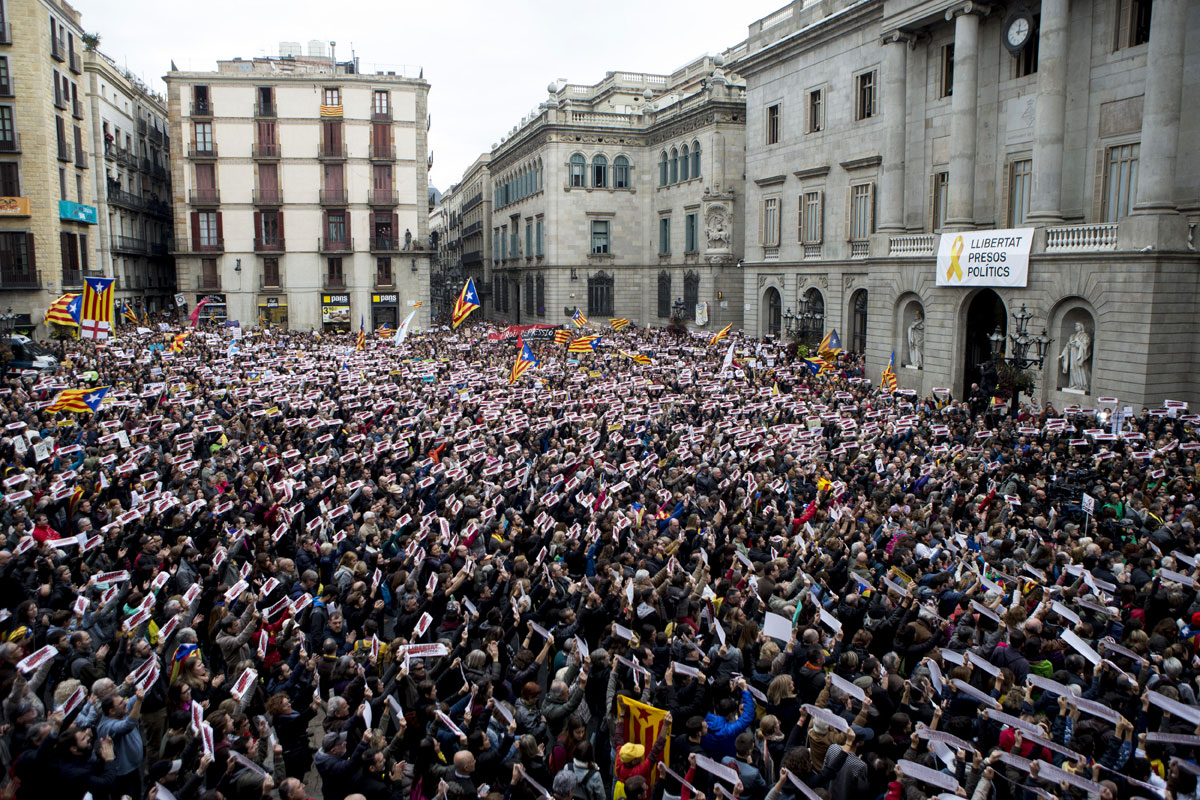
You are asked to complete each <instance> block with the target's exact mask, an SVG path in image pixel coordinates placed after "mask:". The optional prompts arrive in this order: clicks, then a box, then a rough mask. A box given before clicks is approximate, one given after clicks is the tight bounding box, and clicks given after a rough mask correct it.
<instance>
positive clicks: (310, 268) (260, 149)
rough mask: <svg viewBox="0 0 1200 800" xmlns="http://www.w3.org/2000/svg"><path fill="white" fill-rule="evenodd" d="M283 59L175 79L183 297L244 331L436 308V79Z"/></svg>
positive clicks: (227, 65)
mask: <svg viewBox="0 0 1200 800" xmlns="http://www.w3.org/2000/svg"><path fill="white" fill-rule="evenodd" d="M317 45H320V43H319V42H317V43H310V48H313V47H314V46H317ZM284 52H285V53H287V54H285V55H281V56H280V57H278V58H254V59H251V60H242V59H233V60H231V61H219V62H217V71H216V72H184V71H179V70H172V71H171V72H169V73H168V74H167V75H166V76H165V80H166V82H167V87H168V109H169V112H170V119H171V123H172V129H171V148H172V150H171V164H172V186H173V190H174V198H175V209H176V210H175V245H176V253H175V255H176V265H177V273H178V284H179V291H180V292H181V293H183V294H184V295H185V296H186V298H187V302H188V304H189V305H190V304H193V303H195V302H198V301H199V299H200V298H203V297H210V298H212V299H211V301H210V304H209V305H208V306H206V311H205V317H206V318H207V317H211V318H213V319H216V320H218V321H222V320H226V319H228V320H238V321H240V323H241V324H242V325H243V326H251V325H256V324H259V323H260V322H261V323H265V324H270V325H278V326H286V327H290V328H294V329H305V330H308V329H316V330H326V331H338V330H347V329H350V328H353V329H354V330H357V329H358V327H359V325H360V324H365V325H366V326H367V327H368V328H373V327H379V326H380V325H383V324H385V323H386V324H388V325H389V326H391V327H393V329H394V327H395V326H396V325H397V324H398V322H399V321H400V320H402V319H403V318H404V316H406V315H407V313H408V311H409V310H410V309H411V308H412V307H413V306H414V305H415V304H416V303H417V302H418V301H422V300H425V301H428V286H429V265H430V260H431V255H432V253H431V251H430V250H429V234H428V224H429V208H428V183H429V173H428V166H429V162H428V143H427V136H428V128H429V118H428V112H427V96H428V92H429V84H428V83H427V82H426V81H425V80H424V79H423V78H422V77H406V76H405V75H397V74H395V73H386V74H384V73H379V72H377V73H375V74H372V75H363V74H360V73H359V71H358V66H357V61H347V62H336V61H335V60H334V59H333V58H331V57H326V56H325V55H324V53H323V52H314V51H313V50H312V49H310V52H309V55H308V56H300V55H297V54H294V53H293V52H292V51H291V50H290V49H287V50H285V51H284ZM285 221H286V225H285ZM287 231H290V234H289V233H287ZM428 307H429V304H428V302H425V303H424V304H423V305H422V307H421V309H420V310H419V312H418V314H419V316H418V319H419V321H420V322H421V324H423V325H427V324H428V314H429V311H428Z"/></svg>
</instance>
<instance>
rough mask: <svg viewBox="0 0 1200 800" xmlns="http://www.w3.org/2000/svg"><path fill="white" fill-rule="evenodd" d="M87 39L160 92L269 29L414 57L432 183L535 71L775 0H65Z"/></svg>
mask: <svg viewBox="0 0 1200 800" xmlns="http://www.w3.org/2000/svg"><path fill="white" fill-rule="evenodd" d="M71 2H72V3H73V5H74V6H75V7H76V8H78V9H79V11H80V12H82V14H83V27H84V29H85V30H87V31H90V32H96V33H99V34H100V35H101V43H100V49H101V50H102V51H104V53H105V54H106V55H108V56H109V57H111V58H112V59H113V60H115V61H116V62H117V63H119V64H122V65H127V66H128V67H129V69H130V71H132V72H134V73H136V74H138V75H141V76H143V77H144V78H145V79H146V80H147V82H148V83H150V85H151V86H152V87H154V88H156V89H158V90H160V91H164V92H165V85H164V84H163V83H162V76H163V75H164V74H165V73H166V72H167V70H168V69H169V68H170V64H171V60H172V59H174V60H175V63H176V65H177V66H178V67H179V68H180V69H192V70H214V69H216V61H217V59H226V58H233V57H234V56H241V57H243V58H250V57H253V56H262V55H271V56H276V55H278V54H279V51H278V48H279V42H281V41H295V42H301V43H304V44H305V46H307V42H308V41H309V40H310V39H320V40H323V41H326V42H328V41H336V42H337V58H338V60H347V59H349V57H350V49H351V45H353V48H354V52H355V54H356V55H357V56H358V58H359V62H360V65H361V67H362V70H363V71H364V72H373V71H375V70H376V69H382V70H389V69H392V70H397V71H398V70H399V68H400V65H410V67H409V68H410V69H413V70H415V68H416V67H417V66H420V67H424V70H425V79H426V80H428V81H429V83H430V93H429V109H430V114H431V115H432V117H433V128H432V130H431V131H430V140H429V146H430V149H431V150H432V151H433V156H434V165H433V170H432V172H431V174H430V183H431V184H432V185H434V186H437V187H438V188H439V189H442V190H443V191H444V190H445V189H447V188H448V187H449V186H450V185H451V184H453V183H454V182H456V181H457V180H458V179H459V178H460V177H461V176H462V171H463V170H464V169H465V168H466V167H468V166H469V165H470V164H471V162H472V161H473V160H474V159H475V157H476V156H477V155H479V154H480V153H482V152H484V151H485V150H489V149H490V148H491V145H492V143H493V142H498V141H499V140H500V137H501V135H503V134H504V133H506V132H508V131H509V130H510V129H511V128H512V127H513V126H514V125H516V124H517V123H519V122H520V120H521V117H522V116H524V115H525V114H527V113H529V111H530V110H531V109H533V108H535V107H536V106H537V105H538V103H540V102H542V101H543V100H544V99H545V98H546V84H547V83H549V82H550V81H551V80H555V79H558V78H566V79H567V80H569V81H571V82H572V83H586V84H591V83H595V82H597V81H599V80H600V79H601V78H603V77H604V73H605V72H607V71H610V70H625V71H631V72H654V73H668V72H671V71H672V70H674V69H676V68H678V67H680V66H682V65H683V64H685V63H687V62H688V61H691V60H692V59H693V58H695V57H697V56H699V55H701V54H703V53H705V52H709V53H715V52H718V51H720V50H723V49H724V48H726V47H729V46H730V45H734V44H737V43H738V42H740V41H742V40H743V39H745V38H746V27H747V25H749V24H750V23H751V22H753V21H754V20H756V19H759V18H760V17H764V16H766V15H767V14H770V13H771V12H772V11H774V10H776V9H777V8H781V7H783V6H784V5H786V0H740V2H736V3H714V2H699V3H697V2H683V0H608V2H603V3H585V2H579V1H578V0H576V1H575V2H570V1H569V0H568V2H561V0H560V2H553V1H552V0H519V2H517V3H508V4H499V3H484V2H475V0H467V2H446V1H445V0H423V1H422V2H412V1H411V0H399V1H395V0H393V2H386V1H385V0H341V2H316V1H315V0H287V1H286V2H281V0H201V2H183V1H182V0H168V1H167V2H163V0H71Z"/></svg>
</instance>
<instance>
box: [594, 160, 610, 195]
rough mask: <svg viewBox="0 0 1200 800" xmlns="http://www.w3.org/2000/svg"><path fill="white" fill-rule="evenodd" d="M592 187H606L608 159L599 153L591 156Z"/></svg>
mask: <svg viewBox="0 0 1200 800" xmlns="http://www.w3.org/2000/svg"><path fill="white" fill-rule="evenodd" d="M592 187H593V188H596V189H607V188H608V159H607V158H605V157H604V156H602V155H600V154H599V153H597V154H596V155H594V156H592Z"/></svg>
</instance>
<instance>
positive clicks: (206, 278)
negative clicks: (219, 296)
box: [196, 273, 221, 292]
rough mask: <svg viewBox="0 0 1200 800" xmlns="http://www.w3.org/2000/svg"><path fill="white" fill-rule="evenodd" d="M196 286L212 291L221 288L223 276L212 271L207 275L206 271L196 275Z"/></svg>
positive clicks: (205, 290)
mask: <svg viewBox="0 0 1200 800" xmlns="http://www.w3.org/2000/svg"><path fill="white" fill-rule="evenodd" d="M196 288H197V289H198V290H199V291H202V292H211V291H213V290H220V288H221V276H220V275H215V274H212V273H209V274H207V275H205V274H204V273H200V274H199V275H197V276H196Z"/></svg>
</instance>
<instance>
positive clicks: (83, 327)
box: [79, 278, 113, 339]
mask: <svg viewBox="0 0 1200 800" xmlns="http://www.w3.org/2000/svg"><path fill="white" fill-rule="evenodd" d="M79 317H80V322H79V327H80V332H81V334H82V335H83V338H85V339H107V338H108V335H109V333H111V332H112V330H113V278H84V281H83V308H82V309H81V311H80V314H79Z"/></svg>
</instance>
